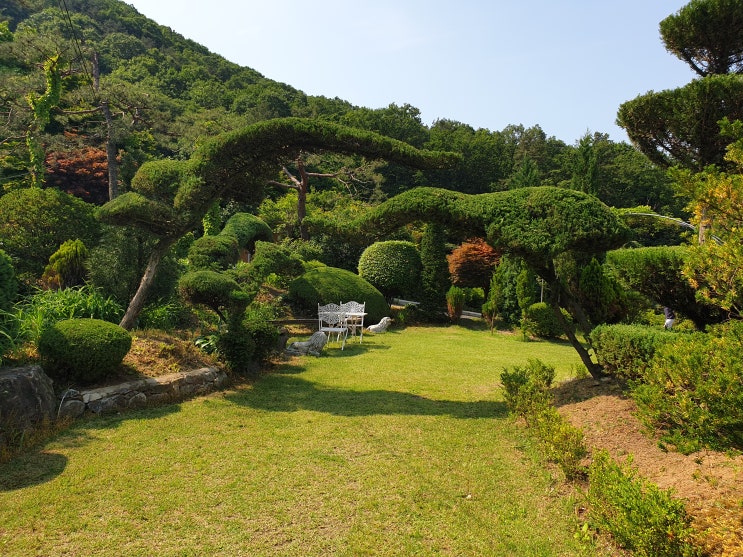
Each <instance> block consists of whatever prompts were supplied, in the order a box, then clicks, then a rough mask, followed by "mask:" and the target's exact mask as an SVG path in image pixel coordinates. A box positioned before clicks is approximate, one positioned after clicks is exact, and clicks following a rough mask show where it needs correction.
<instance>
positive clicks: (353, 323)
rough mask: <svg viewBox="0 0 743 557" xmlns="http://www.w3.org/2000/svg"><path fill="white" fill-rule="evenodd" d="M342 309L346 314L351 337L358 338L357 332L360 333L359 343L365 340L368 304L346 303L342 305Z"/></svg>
mask: <svg viewBox="0 0 743 557" xmlns="http://www.w3.org/2000/svg"><path fill="white" fill-rule="evenodd" d="M341 309H342V310H343V311H344V312H345V314H346V326H347V327H348V328H349V330H350V332H351V335H352V336H356V330H357V329H358V331H359V343H361V341H362V340H363V339H364V316H365V315H366V302H346V303H345V304H344V303H341Z"/></svg>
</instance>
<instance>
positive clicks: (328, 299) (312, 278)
mask: <svg viewBox="0 0 743 557" xmlns="http://www.w3.org/2000/svg"><path fill="white" fill-rule="evenodd" d="M288 300H289V302H290V303H291V305H292V306H293V307H294V308H295V311H298V312H302V313H304V314H305V315H313V316H315V315H317V304H330V303H335V304H337V303H340V302H351V301H353V302H366V312H367V315H366V318H365V321H364V323H365V324H371V323H378V322H379V321H380V320H381V319H382V317H387V316H389V315H390V308H389V306H388V305H387V302H386V301H385V299H384V296H383V295H382V293H381V292H380V291H379V290H377V289H376V288H374V286H372V285H371V284H370V283H368V282H367V281H365V280H364V279H362V278H361V277H360V276H358V275H356V274H354V273H352V272H351V271H346V270H345V269H338V268H336V267H318V268H317V269H312V270H310V271H307V272H306V273H304V274H303V275H302V276H300V277H299V278H297V279H295V280H293V281H292V282H291V283H289V294H288Z"/></svg>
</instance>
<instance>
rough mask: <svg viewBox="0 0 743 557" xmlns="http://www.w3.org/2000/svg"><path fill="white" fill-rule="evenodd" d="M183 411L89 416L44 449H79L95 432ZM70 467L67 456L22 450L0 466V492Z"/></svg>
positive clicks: (168, 408)
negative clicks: (136, 420) (129, 421)
mask: <svg viewBox="0 0 743 557" xmlns="http://www.w3.org/2000/svg"><path fill="white" fill-rule="evenodd" d="M179 411H180V404H178V403H172V404H163V405H158V406H151V407H148V408H143V409H141V410H133V411H130V412H125V413H123V414H110V415H103V416H88V417H85V418H80V419H78V420H76V421H74V422H73V423H72V424H70V425H69V426H65V427H64V428H63V429H61V430H60V431H59V432H58V433H56V434H54V435H52V436H50V437H49V438H46V439H45V440H44V441H43V442H41V443H40V445H43V446H45V445H46V444H47V443H48V442H49V441H51V440H52V439H53V440H54V442H55V444H56V445H59V446H60V447H62V448H63V449H66V448H76V447H81V446H83V445H85V444H86V443H89V442H90V441H91V440H93V439H94V438H95V431H96V430H105V429H113V428H117V427H119V426H120V425H121V424H122V423H123V422H124V421H126V420H131V419H139V420H141V419H157V418H161V417H163V416H166V415H168V414H173V413H175V412H179ZM66 467H67V457H66V456H65V455H62V454H59V453H55V452H50V451H46V450H44V449H43V448H30V449H28V450H25V449H24V450H22V451H20V452H19V454H17V455H14V456H12V457H11V458H10V460H8V461H7V462H3V463H0V491H13V490H15V489H22V488H24V487H30V486H34V485H39V484H42V483H45V482H48V481H50V480H53V479H54V478H56V477H57V476H59V475H60V474H61V473H62V472H64V470H65V468H66Z"/></svg>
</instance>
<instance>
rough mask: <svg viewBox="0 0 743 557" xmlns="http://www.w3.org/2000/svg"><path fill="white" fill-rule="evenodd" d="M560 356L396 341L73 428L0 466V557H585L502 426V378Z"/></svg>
mask: <svg viewBox="0 0 743 557" xmlns="http://www.w3.org/2000/svg"><path fill="white" fill-rule="evenodd" d="M533 357H538V358H539V359H541V360H543V361H545V362H547V363H550V364H553V365H555V366H556V367H557V369H558V375H561V376H567V375H568V374H569V373H570V372H571V370H572V368H573V366H574V365H575V364H577V363H578V362H579V360H578V357H577V355H576V354H575V353H574V351H573V350H572V348H570V347H569V346H568V345H567V344H559V343H555V344H553V343H547V342H529V343H525V342H521V341H520V340H518V338H517V337H516V336H506V335H501V334H495V335H491V334H489V333H488V332H487V331H482V330H471V329H468V328H464V327H459V326H457V327H442V328H423V327H421V328H418V327H409V328H406V329H404V330H400V331H390V332H388V333H386V334H384V335H377V336H372V335H368V336H365V338H364V342H363V344H361V345H359V344H358V343H355V342H351V343H350V344H349V345H347V347H346V349H345V350H344V351H340V350H339V349H338V347H337V346H335V345H331V346H330V347H329V348H327V349H326V352H325V354H324V355H323V356H322V357H320V358H315V357H311V356H310V357H306V358H301V359H295V360H293V361H291V362H288V363H286V364H285V365H282V366H281V367H279V368H278V369H276V370H275V372H273V373H271V374H269V375H267V376H265V377H263V378H261V379H260V380H259V381H258V382H256V383H255V384H254V385H253V386H246V387H240V388H236V389H233V390H230V391H227V392H224V393H218V394H214V395H211V396H207V397H202V398H198V399H195V400H192V401H188V402H185V403H182V404H179V405H172V406H165V407H160V408H156V409H149V410H146V411H140V412H134V413H130V414H126V415H123V416H115V417H107V418H101V419H92V420H87V421H81V422H78V423H77V424H76V425H75V426H74V427H72V428H71V429H69V430H66V431H65V432H63V433H62V434H60V435H58V436H57V437H56V438H54V439H52V440H50V441H49V442H47V443H46V444H45V445H44V446H43V447H41V448H40V449H38V450H36V451H34V452H32V453H30V454H26V455H23V456H21V457H18V458H16V459H15V460H13V461H11V462H9V463H6V464H4V465H2V466H0V555H4V556H21V555H23V556H27V555H43V556H56V555H74V556H83V555H117V556H131V555H142V556H171V555H172V556H175V555H179V556H187V555H198V556H202V555H204V556H206V555H223V556H238V555H245V556H264V555H265V556H268V555H277V556H278V555H281V556H284V555H287V556H289V555H291V556H336V555H338V556H341V555H342V556H355V555H380V556H386V555H389V556H391V555H395V556H409V555H459V556H490V555H493V556H506V555H513V556H519V557H523V556H536V555H540V556H550V557H551V556H561V555H564V556H567V555H594V554H596V550H595V549H593V548H591V547H585V546H581V545H580V544H579V542H577V541H576V540H575V539H574V533H575V532H576V529H577V521H576V519H575V517H574V510H573V503H572V501H571V500H570V498H569V497H567V496H566V494H565V492H566V490H565V488H564V486H563V485H562V483H561V478H560V477H559V475H558V474H557V473H556V472H554V471H553V472H550V471H548V470H547V469H545V468H544V467H543V466H542V465H541V464H540V459H539V457H538V456H536V455H534V454H531V453H530V449H529V443H526V442H524V440H523V438H522V437H523V435H524V433H523V430H522V429H521V428H520V427H519V426H518V425H516V424H514V423H513V422H512V421H511V420H509V419H508V418H507V414H506V408H505V406H504V404H503V399H502V396H501V392H500V386H499V374H500V371H501V370H502V368H503V367H504V366H512V365H518V364H523V363H526V361H527V359H528V358H533Z"/></svg>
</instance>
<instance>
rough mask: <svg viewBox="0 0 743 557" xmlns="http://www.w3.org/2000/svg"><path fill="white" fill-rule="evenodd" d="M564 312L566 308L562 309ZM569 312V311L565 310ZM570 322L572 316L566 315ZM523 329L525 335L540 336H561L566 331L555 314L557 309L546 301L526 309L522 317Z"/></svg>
mask: <svg viewBox="0 0 743 557" xmlns="http://www.w3.org/2000/svg"><path fill="white" fill-rule="evenodd" d="M561 311H563V312H564V310H561ZM564 313H567V312H564ZM565 318H566V320H567V321H568V322H570V316H569V315H566V316H565ZM521 330H522V332H523V333H524V335H534V336H537V337H540V338H560V337H561V336H562V335H563V334H565V331H563V329H562V325H560V322H559V321H558V320H557V317H556V316H555V311H554V310H553V309H552V307H551V306H550V305H549V304H547V303H546V302H536V303H534V304H532V305H530V306H529V307H527V308H526V310H524V315H523V317H522V318H521Z"/></svg>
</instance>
